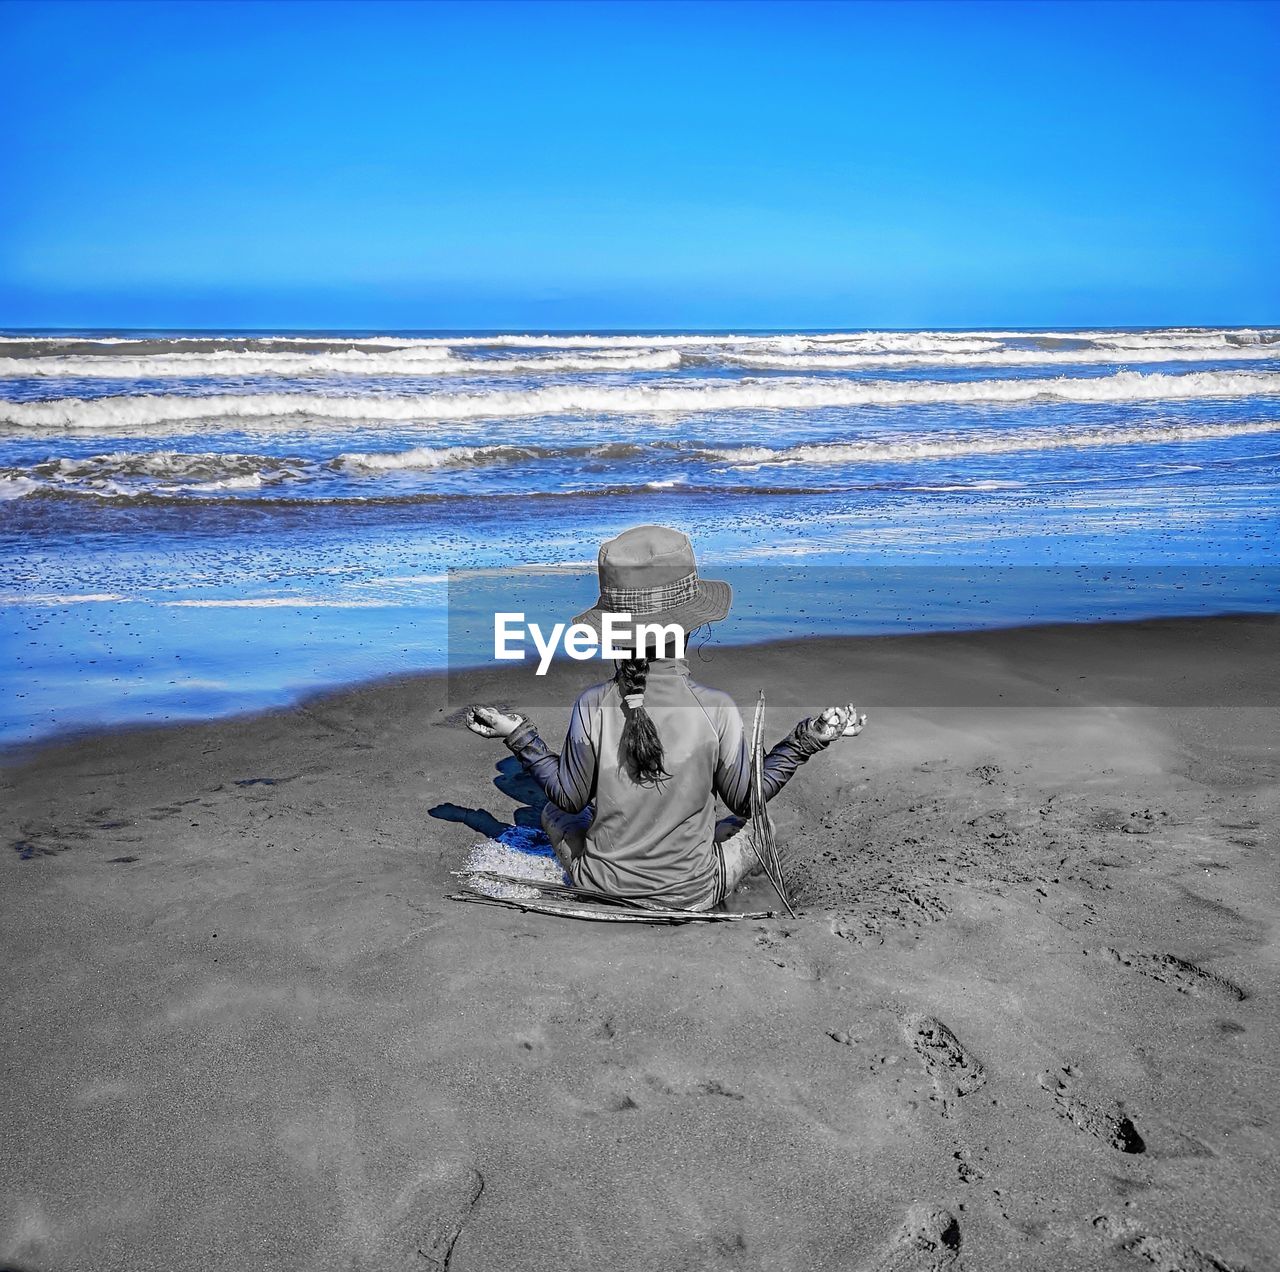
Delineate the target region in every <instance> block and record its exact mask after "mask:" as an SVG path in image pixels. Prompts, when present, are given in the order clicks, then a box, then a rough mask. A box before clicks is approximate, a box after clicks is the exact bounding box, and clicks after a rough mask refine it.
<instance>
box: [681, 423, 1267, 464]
mask: <svg viewBox="0 0 1280 1272" xmlns="http://www.w3.org/2000/svg"><path fill="white" fill-rule="evenodd" d="M1264 433H1280V420H1257V421H1249V422H1246V423H1240V424H1178V425H1155V426H1152V425H1143V426H1140V427H1114V428H1101V429H1065V430H1064V429H1024V430H1019V431H1017V432H1009V433H996V434H984V435H982V436H978V435H972V434H967V435H966V434H951V435H949V436H943V437H926V438H901V439H893V440H876V441H870V440H868V441H864V442H819V443H815V444H811V445H805V446H788V447H785V448H782V449H777V450H775V449H773V448H771V447H768V446H736V447H727V448H724V449H715V450H710V451H708V452H707V453H708V454H709V455H711V456H712V457H714V458H716V459H718V460H720V461H722V462H723V463H725V464H727V465H728V466H729V467H731V468H744V469H749V468H761V467H766V466H772V465H783V464H856V463H893V462H901V461H908V460H917V459H946V458H954V457H958V456H963V455H1007V454H1015V453H1017V452H1020V451H1047V450H1081V449H1089V448H1093V447H1098V446H1144V445H1145V446H1149V445H1152V444H1160V443H1165V442H1197V441H1209V440H1212V439H1215V438H1230V437H1250V436H1256V435H1259V434H1264Z"/></svg>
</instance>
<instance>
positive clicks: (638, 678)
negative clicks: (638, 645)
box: [615, 656, 671, 786]
mask: <svg viewBox="0 0 1280 1272" xmlns="http://www.w3.org/2000/svg"><path fill="white" fill-rule="evenodd" d="M615 679H616V680H617V682H618V692H619V693H620V694H621V695H622V700H623V712H624V714H625V717H626V719H625V720H624V722H623V725H622V759H623V762H624V763H625V764H626V766H627V771H628V772H629V773H630V774H631V776H632V777H633V778H635V780H636V781H637V782H641V783H644V782H649V783H652V784H653V785H655V786H656V785H658V784H659V783H660V782H662V781H663V780H664V779H665V778H668V777H670V776H671V774H670V773H668V772H667V770H666V755H665V753H664V751H663V749H662V739H661V738H660V737H659V736H658V730H657V729H656V728H655V727H654V723H653V721H652V720H651V719H650V717H649V713H648V712H647V711H646V710H645V709H644V707H643V706H641V705H636V706H632V705H630V704H629V703H627V698H628V697H629V696H631V695H634V694H641V695H643V693H644V689H645V685H646V684H647V683H648V679H649V660H648V658H645V657H643V656H641V657H639V658H635V657H632V658H624V659H623V660H622V661H621V662H620V663H619V664H618V670H617V674H616V676H615Z"/></svg>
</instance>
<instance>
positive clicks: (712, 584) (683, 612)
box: [573, 579, 733, 632]
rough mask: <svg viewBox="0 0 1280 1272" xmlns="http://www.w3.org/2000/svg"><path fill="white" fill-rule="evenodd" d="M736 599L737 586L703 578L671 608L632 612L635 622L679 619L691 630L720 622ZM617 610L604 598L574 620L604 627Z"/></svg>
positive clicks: (681, 623) (681, 625)
mask: <svg viewBox="0 0 1280 1272" xmlns="http://www.w3.org/2000/svg"><path fill="white" fill-rule="evenodd" d="M732 602H733V588H731V587H730V586H729V585H728V583H724V582H722V581H721V580H719V579H699V580H698V583H697V586H696V587H695V588H694V592H693V595H692V596H691V597H690V598H689V599H688V600H687V601H682V602H681V603H680V604H679V605H673V606H672V607H671V608H670V609H664V610H656V611H654V612H653V613H651V614H632V615H631V620H632V622H633V623H663V624H666V623H675V624H677V625H678V626H680V627H683V628H684V630H685V631H686V632H691V631H693V629H694V628H695V627H701V626H702V625H703V623H718V622H719V621H720V620H721V619H722V618H724V616H725V615H726V614H728V612H729V606H730V604H732ZM617 612H618V611H616V610H606V609H605V608H604V606H603V598H601V599H600V600H598V601H596V603H595V604H594V605H593V606H592V607H591V608H590V609H589V610H583V611H582V613H581V614H579V615H578V616H577V618H575V619H574V620H573V621H574V622H575V623H585V624H586V625H587V626H588V627H593V628H594V629H595V630H596V631H600V630H601V625H602V622H603V618H604V615H605V614H613V613H617Z"/></svg>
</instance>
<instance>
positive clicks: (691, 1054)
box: [0, 618, 1280, 1272]
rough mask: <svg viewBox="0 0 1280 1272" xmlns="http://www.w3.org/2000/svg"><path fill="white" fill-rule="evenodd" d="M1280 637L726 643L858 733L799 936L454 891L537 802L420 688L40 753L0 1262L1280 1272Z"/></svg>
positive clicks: (793, 857) (28, 822)
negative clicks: (450, 895)
mask: <svg viewBox="0 0 1280 1272" xmlns="http://www.w3.org/2000/svg"><path fill="white" fill-rule="evenodd" d="M1277 633H1280V623H1278V622H1276V621H1274V620H1271V619H1263V618H1259V619H1227V620H1210V621H1187V622H1169V623H1145V624H1134V625H1128V626H1124V627H1094V628H1050V629H1036V630H1026V631H1017V632H1004V633H986V634H971V635H962V636H947V637H920V638H914V639H895V640H861V641H821V642H806V643H804V644H803V645H790V646H785V647H775V648H768V647H764V648H760V649H748V650H726V651H721V652H719V653H717V655H716V657H715V661H714V662H713V663H711V664H710V665H708V666H702V665H698V666H696V667H695V675H697V676H699V678H701V679H703V680H705V681H707V682H708V683H711V684H716V685H718V686H720V687H723V688H726V689H729V690H731V691H732V692H733V693H734V694H735V696H736V697H737V699H738V701H739V704H740V705H741V706H742V707H743V709H744V711H745V712H747V713H748V718H749V712H750V709H751V704H752V701H753V699H754V695H755V691H756V689H757V688H760V687H763V688H765V689H766V691H767V692H768V694H769V702H770V717H769V718H770V729H769V733H770V739H771V740H772V739H773V738H775V737H776V736H778V735H780V733H781V732H782V731H783V730H784V729H785V728H788V727H790V725H791V723H793V721H794V719H795V718H797V717H798V716H799V715H801V714H804V713H807V712H808V711H811V710H814V709H816V708H818V707H820V706H821V705H823V704H824V703H825V701H826V700H827V699H828V698H829V697H833V698H837V699H847V698H849V697H854V698H855V699H856V700H857V701H858V703H859V705H860V706H863V707H864V708H865V709H866V710H868V711H869V712H870V713H871V723H870V724H869V726H868V728H867V731H866V733H865V734H864V735H863V737H862V738H860V739H857V740H854V741H849V742H845V743H841V744H839V746H838V749H834V750H833V751H831V752H829V753H827V754H826V755H823V756H819V757H817V758H816V759H815V760H813V761H811V762H810V764H809V765H808V766H807V767H806V768H805V769H804V770H802V771H801V773H800V774H799V775H798V777H797V778H796V780H795V781H794V782H793V783H792V784H791V786H790V787H789V788H788V789H787V790H786V792H784V794H783V795H782V796H781V797H780V799H779V800H778V801H777V803H776V804H775V805H774V814H775V817H776V819H777V822H778V827H779V837H780V841H781V843H782V844H783V845H784V850H785V852H786V854H787V857H786V860H787V865H788V872H789V875H790V878H791V879H792V881H793V884H794V886H795V887H796V888H797V889H798V890H799V892H800V893H801V895H802V897H803V906H802V908H803V911H804V912H803V913H802V915H801V917H800V918H799V919H797V920H790V919H787V920H771V921H767V922H758V923H757V922H751V923H741V924H731V925H716V926H710V925H707V926H692V927H686V928H646V927H631V926H627V927H620V926H618V925H603V924H602V925H588V924H581V923H574V922H570V921H566V920H562V919H554V918H547V917H540V916H530V915H522V914H519V913H515V912H508V911H500V910H493V909H485V908H481V907H478V906H464V905H458V904H456V903H452V902H449V901H448V900H446V899H444V898H445V894H446V893H447V892H448V891H449V890H450V888H451V885H452V884H453V882H454V880H453V878H452V876H451V874H450V872H451V871H452V870H456V869H458V868H459V867H460V865H461V862H462V859H463V858H464V856H465V854H466V851H467V849H468V848H469V847H470V846H471V845H473V844H474V843H475V842H477V841H478V840H479V839H480V838H482V837H483V836H484V835H485V834H487V833H490V832H491V831H494V830H497V829H498V828H500V827H501V826H502V825H504V824H511V822H512V821H513V820H516V819H519V820H521V821H526V822H527V821H530V820H531V819H533V818H535V817H536V803H537V801H536V796H535V793H534V792H533V790H532V789H531V788H530V786H529V784H528V783H527V781H526V780H525V779H523V777H522V776H521V775H520V774H519V773H518V771H517V770H516V768H515V766H514V765H513V763H512V761H511V760H510V758H509V757H508V756H507V753H506V752H505V750H504V749H503V748H502V747H501V746H500V745H498V744H495V743H491V742H485V741H483V740H481V739H479V738H475V737H472V736H471V735H470V734H468V733H467V732H466V731H465V729H463V728H462V727H461V726H460V724H459V723H458V722H457V721H456V719H452V718H451V717H452V716H453V714H454V708H456V706H457V705H458V704H457V702H456V701H450V702H448V703H445V702H444V701H442V687H441V684H440V682H439V681H438V680H434V679H432V678H429V677H423V678H418V679H406V680H397V681H392V682H386V683H381V684H376V685H372V686H366V687H362V688H358V689H354V690H350V691H346V692H344V693H341V694H337V695H333V696H328V697H324V698H317V699H313V700H311V701H309V702H308V703H307V704H305V705H304V706H302V707H300V708H297V709H295V710H292V711H287V712H280V713H275V714H272V715H266V716H260V717H255V718H247V719H241V720H234V721H224V722H219V723H213V724H208V725H200V726H184V727H181V728H174V729H168V730H135V731H126V732H118V733H114V734H110V735H107V736H104V737H100V738H96V739H83V740H78V741H73V742H70V743H63V744H60V745H57V746H50V747H48V748H45V749H44V750H42V751H40V752H38V753H36V754H34V755H31V756H28V757H26V758H25V759H24V760H23V762H22V763H21V764H11V765H10V767H9V768H8V769H7V770H5V772H4V774H3V776H4V779H5V783H6V787H7V789H6V792H5V795H4V803H5V807H6V809H7V816H6V818H5V827H4V835H5V844H6V845H11V847H6V850H5V852H4V858H3V864H2V866H0V869H2V870H3V872H4V879H3V897H4V902H3V905H4V910H3V916H2V918H3V931H4V941H5V955H6V957H5V959H4V970H3V976H4V986H5V1001H6V1003H7V1006H8V1010H7V1013H6V1021H7V1024H8V1029H7V1030H6V1046H5V1051H4V1066H5V1074H4V1088H3V1089H4V1100H3V1115H2V1117H3V1120H2V1121H0V1128H2V1130H3V1135H4V1155H3V1165H2V1166H0V1171H2V1172H3V1189H2V1190H0V1191H2V1205H0V1265H3V1266H8V1267H13V1268H22V1269H30V1270H33V1272H45V1270H48V1272H57V1270H63V1269H66V1270H71V1269H94V1270H95V1272H106V1270H107V1269H148V1270H149V1269H156V1270H161V1269H163V1270H164V1272H180V1270H185V1269H192V1270H195V1269H201V1270H206V1269H213V1268H223V1267H225V1268H237V1269H239V1268H254V1269H277V1268H278V1269H316V1270H317V1272H319V1270H321V1269H335V1268H358V1269H370V1270H373V1269H378V1270H381V1269H410V1268H415V1269H428V1270H430V1272H439V1270H441V1269H445V1268H450V1269H452V1270H453V1272H467V1269H489V1268H495V1269H496V1268H508V1269H556V1270H557V1272H563V1269H566V1268H573V1269H578V1268H581V1269H597V1268H610V1269H613V1268H617V1269H637V1270H640V1269H645V1270H649V1269H654V1268H663V1269H679V1268H689V1269H695V1268H696V1269H703V1268H733V1269H761V1270H764V1269H768V1270H770V1272H772V1270H773V1269H795V1270H796V1272H809V1270H811V1269H825V1268H830V1269H841V1270H848V1272H888V1270H889V1269H895V1270H921V1269H943V1268H968V1269H970V1270H971V1272H976V1270H977V1269H989V1268H997V1267H1011V1268H1029V1269H1046V1270H1059V1269H1061V1270H1062V1272H1084V1270H1087V1269H1095V1268H1097V1269H1102V1268H1114V1269H1117V1270H1118V1272H1120V1270H1123V1269H1125V1268H1128V1269H1134V1270H1135V1272H1141V1270H1142V1269H1144V1268H1146V1269H1153V1268H1154V1269H1157V1270H1159V1272H1204V1270H1206V1269H1222V1268H1234V1269H1245V1268H1247V1269H1251V1270H1252V1272H1260V1270H1261V1269H1266V1268H1268V1267H1275V1266H1277V1264H1276V1255H1275V1252H1276V1251H1277V1250H1280V1206H1277V1204H1276V1201H1277V1197H1278V1196H1280V1174H1278V1168H1277V1164H1276V1142H1277V1128H1276V1122H1275V1117H1276V1112H1275V1111H1276V1109H1277V1107H1280V1068H1278V1067H1277V1064H1276V1059H1275V1057H1276V1055H1277V1054H1278V1053H1280V1047H1278V1044H1280V1014H1278V1013H1277V1011H1276V1009H1275V1003H1276V994H1277V989H1278V988H1280V968H1278V966H1277V963H1278V960H1277V954H1278V952H1280V946H1278V945H1277V915H1278V914H1280V895H1278V894H1280V888H1278V886H1277V870H1276V832H1275V829H1274V827H1275V825H1276V824H1277V817H1276V812H1277V803H1278V802H1280V801H1278V798H1277V791H1278V786H1277V743H1278V742H1280V720H1278V715H1277V710H1276V706H1277V703H1278V702H1280V673H1278V672H1277V661H1276V657H1275V651H1276V648H1277V642H1276V636H1277ZM556 674H557V675H558V676H559V677H560V679H561V681H562V683H563V686H564V692H563V701H564V706H563V707H562V708H561V709H559V710H557V711H553V710H538V711H537V712H536V715H537V718H538V720H539V721H540V723H541V724H542V725H543V728H544V732H545V733H546V736H547V737H548V739H549V740H551V741H552V742H553V744H555V743H558V740H559V737H560V735H561V731H562V729H563V727H564V723H565V720H566V718H567V708H568V705H569V701H570V700H571V698H572V694H573V692H574V690H575V689H576V688H577V687H579V686H581V685H582V684H584V683H586V680H587V679H588V678H589V677H590V674H591V672H590V669H589V668H584V667H581V666H571V667H568V668H562V669H558V670H557V672H556ZM480 679H481V680H482V681H483V682H484V683H480V684H477V686H476V689H475V696H476V697H479V698H490V699H497V698H505V699H507V700H510V701H513V702H518V701H519V700H520V696H521V688H520V683H519V681H518V680H513V679H512V678H511V677H508V676H498V675H490V676H487V677H482V678H480ZM1249 704H1253V705H1249ZM770 904H771V903H770V898H769V895H768V892H767V885H762V884H756V885H753V887H752V889H751V890H750V892H749V893H748V894H747V895H746V896H745V897H744V898H743V899H742V901H741V905H742V907H743V908H752V909H754V908H768V907H769V905H770Z"/></svg>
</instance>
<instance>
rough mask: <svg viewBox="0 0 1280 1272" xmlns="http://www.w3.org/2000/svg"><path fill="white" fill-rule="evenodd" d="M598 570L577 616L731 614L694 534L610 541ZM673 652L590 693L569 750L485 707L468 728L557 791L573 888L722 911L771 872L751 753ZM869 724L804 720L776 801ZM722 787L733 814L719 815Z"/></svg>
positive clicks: (786, 742)
mask: <svg viewBox="0 0 1280 1272" xmlns="http://www.w3.org/2000/svg"><path fill="white" fill-rule="evenodd" d="M599 573H600V597H599V600H598V601H597V602H596V604H595V605H594V606H593V607H592V608H591V609H589V610H587V611H586V612H585V613H584V614H580V615H579V616H578V617H577V618H576V619H575V620H574V621H575V622H576V623H586V624H589V625H590V626H592V627H594V628H595V629H596V630H597V631H599V630H601V619H602V615H604V614H606V613H608V614H630V615H631V620H632V622H633V623H635V624H639V623H642V622H643V623H647V624H659V625H662V626H664V627H668V626H674V627H676V628H678V629H679V630H681V631H684V632H688V631H692V630H693V629H695V628H697V627H700V626H702V625H703V624H705V623H713V622H718V621H719V620H720V619H722V618H724V617H725V615H726V614H727V613H728V612H729V603H730V600H731V597H732V593H731V590H730V588H729V585H728V584H727V583H723V582H715V581H711V580H706V579H701V578H699V577H698V571H697V564H696V561H695V559H694V555H693V546H692V544H691V543H690V542H689V539H688V537H687V536H686V535H684V534H681V533H680V532H679V531H677V530H671V529H668V528H667V527H665V526H639V527H637V528H635V529H632V530H627V531H625V532H624V533H623V534H620V535H619V536H618V537H617V538H615V539H610V540H609V541H608V542H607V543H606V544H605V545H604V546H603V547H602V548H601V549H600V558H599ZM670 652H671V649H670V646H667V645H664V646H663V648H661V649H657V648H654V647H652V646H649V647H646V648H644V649H640V650H636V649H634V647H633V648H632V649H631V656H630V657H628V658H626V659H624V660H622V661H620V662H619V663H618V668H617V673H616V674H615V676H614V677H613V679H612V680H608V681H606V682H604V683H603V684H598V685H593V686H591V688H589V689H586V690H584V692H583V693H582V694H581V695H580V696H579V698H578V700H577V702H575V703H574V706H573V712H572V714H571V716H570V721H569V731H568V736H567V737H566V738H565V743H564V750H563V751H562V753H561V754H560V755H555V754H553V753H552V752H551V751H550V750H549V749H548V748H547V745H546V743H545V742H543V740H542V739H541V738H540V737H539V736H538V731H537V729H536V728H535V727H534V725H533V724H532V723H531V722H530V721H529V720H527V719H524V718H523V717H521V716H519V715H508V714H505V713H504V712H501V711H499V710H497V709H496V708H494V707H488V706H480V707H474V708H472V710H471V712H470V714H469V716H468V721H467V723H468V727H469V728H470V729H471V730H472V731H473V732H474V733H478V734H480V736H482V737H489V738H502V739H503V740H504V741H505V742H506V745H507V746H508V747H509V748H510V750H511V751H512V753H513V754H514V755H516V756H517V757H519V759H520V760H521V762H522V763H523V764H524V767H525V769H526V770H527V771H528V772H529V773H530V775H531V776H532V777H533V778H534V779H535V781H537V783H538V784H539V786H541V787H542V789H543V791H544V792H545V793H546V796H547V800H548V803H547V805H546V807H545V808H544V810H543V814H542V826H543V829H544V830H545V831H546V833H547V836H548V837H549V838H550V840H551V843H552V846H553V847H554V849H555V851H556V855H557V857H558V858H559V860H560V862H561V864H562V865H563V866H564V868H565V870H566V871H567V872H568V874H569V877H570V878H571V879H572V880H573V883H574V885H575V886H577V887H580V888H589V889H593V890H595V891H597V892H603V893H607V894H609V895H610V896H616V897H625V898H643V899H647V900H652V901H657V902H660V903H662V904H664V905H667V906H671V907H675V908H680V909H688V910H710V909H712V908H714V907H715V906H717V905H719V904H720V903H721V902H722V901H723V900H724V899H725V897H726V896H728V895H729V893H731V892H733V891H734V889H735V888H737V887H738V885H739V884H740V883H741V882H742V881H743V880H744V879H745V878H746V877H747V876H748V875H750V874H752V873H754V872H755V870H756V869H758V868H759V856H758V854H757V853H756V852H755V851H754V849H753V846H752V843H751V842H750V840H751V828H750V825H749V824H748V823H747V821H746V819H747V818H748V817H749V816H750V811H751V809H750V804H751V762H750V756H749V755H748V748H747V742H746V737H745V734H744V731H743V726H742V717H741V716H740V715H739V713H738V708H737V706H736V705H735V704H734V701H733V699H732V698H730V697H729V695H728V694H726V693H722V692H720V691H719V690H717V689H708V688H705V687H704V686H702V685H699V684H696V683H695V682H694V681H693V680H691V679H690V677H689V667H688V664H687V662H686V661H685V660H684V659H683V658H676V657H670V656H666V655H668V654H669V653H670ZM658 655H662V656H658ZM865 723H866V716H865V715H859V714H858V712H857V711H856V710H855V709H854V707H853V704H852V703H850V704H848V705H847V706H842V707H828V708H827V709H826V710H825V711H822V712H821V713H820V714H818V715H817V716H814V717H811V718H808V719H805V720H801V721H800V723H799V724H797V725H796V727H795V728H794V729H793V730H792V731H791V733H790V734H788V735H787V737H785V738H783V740H782V741H781V742H779V743H778V745H777V746H775V747H774V748H773V750H771V751H770V752H769V754H768V755H767V756H766V757H765V759H764V785H763V794H764V797H765V799H771V798H772V797H773V796H774V795H776V794H777V793H778V792H779V791H780V790H781V789H782V788H783V786H785V785H786V783H787V782H788V781H789V780H790V778H791V777H792V775H793V774H794V773H795V771H796V769H797V768H799V766H800V765H801V764H803V763H804V762H805V760H807V759H808V758H809V757H810V756H811V755H814V754H816V753H817V752H818V751H821V750H824V749H825V748H826V747H828V746H829V745H830V744H831V743H832V742H834V741H835V739H836V738H839V737H854V736H856V735H857V734H858V733H860V732H861V731H862V728H863V725H864V724H865ZM717 796H718V797H719V798H720V799H721V800H723V802H724V804H725V805H726V806H727V808H728V809H729V812H730V814H731V815H730V816H729V817H726V818H724V819H722V820H721V821H719V822H716V821H715V801H716V797H717Z"/></svg>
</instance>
